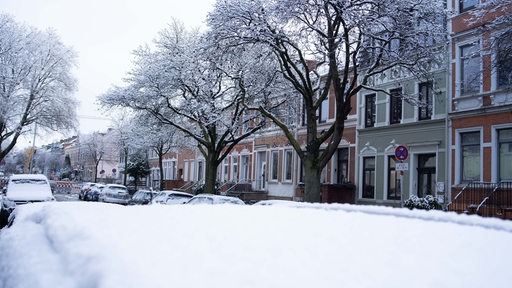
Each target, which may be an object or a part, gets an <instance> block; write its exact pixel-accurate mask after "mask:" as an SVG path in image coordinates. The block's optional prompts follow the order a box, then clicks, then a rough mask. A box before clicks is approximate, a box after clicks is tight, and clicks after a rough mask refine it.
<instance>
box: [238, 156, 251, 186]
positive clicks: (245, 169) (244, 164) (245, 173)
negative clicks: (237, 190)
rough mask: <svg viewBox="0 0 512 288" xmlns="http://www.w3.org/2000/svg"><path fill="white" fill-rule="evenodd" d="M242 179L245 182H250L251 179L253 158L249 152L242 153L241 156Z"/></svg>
mask: <svg viewBox="0 0 512 288" xmlns="http://www.w3.org/2000/svg"><path fill="white" fill-rule="evenodd" d="M240 160H241V161H240V162H241V163H240V168H241V169H240V180H242V181H244V182H248V181H249V177H250V176H249V167H250V165H249V163H250V162H251V159H250V157H249V154H242V155H241V156H240Z"/></svg>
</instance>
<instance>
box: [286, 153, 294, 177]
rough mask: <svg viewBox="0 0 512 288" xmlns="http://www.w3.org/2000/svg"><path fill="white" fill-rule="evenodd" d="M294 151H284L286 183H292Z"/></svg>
mask: <svg viewBox="0 0 512 288" xmlns="http://www.w3.org/2000/svg"><path fill="white" fill-rule="evenodd" d="M292 156H293V153H292V150H286V151H284V181H292V168H293V166H292V164H293V158H292Z"/></svg>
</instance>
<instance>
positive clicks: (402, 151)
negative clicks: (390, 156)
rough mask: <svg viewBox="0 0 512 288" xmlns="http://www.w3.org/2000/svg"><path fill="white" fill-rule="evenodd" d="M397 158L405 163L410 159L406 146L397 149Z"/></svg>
mask: <svg viewBox="0 0 512 288" xmlns="http://www.w3.org/2000/svg"><path fill="white" fill-rule="evenodd" d="M395 157H396V159H397V160H400V161H405V160H407V157H409V150H407V147H405V146H402V145H400V146H398V147H396V148H395Z"/></svg>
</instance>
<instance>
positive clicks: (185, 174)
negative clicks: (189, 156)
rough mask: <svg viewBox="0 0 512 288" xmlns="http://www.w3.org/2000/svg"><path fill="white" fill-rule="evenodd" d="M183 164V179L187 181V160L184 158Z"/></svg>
mask: <svg viewBox="0 0 512 288" xmlns="http://www.w3.org/2000/svg"><path fill="white" fill-rule="evenodd" d="M183 166H184V167H185V172H183V180H184V181H185V182H188V180H189V178H188V161H187V160H185V162H184V164H183Z"/></svg>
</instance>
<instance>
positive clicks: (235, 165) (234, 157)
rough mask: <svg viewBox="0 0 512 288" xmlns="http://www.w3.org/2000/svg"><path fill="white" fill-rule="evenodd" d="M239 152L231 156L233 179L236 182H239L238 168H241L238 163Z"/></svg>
mask: <svg viewBox="0 0 512 288" xmlns="http://www.w3.org/2000/svg"><path fill="white" fill-rule="evenodd" d="M238 156H239V155H238V154H236V155H232V156H231V175H230V176H231V177H230V178H231V179H230V180H231V181H234V182H237V181H238V172H239V171H238V170H239V169H238V168H239V165H238V162H239V161H238Z"/></svg>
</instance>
